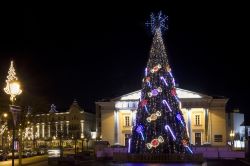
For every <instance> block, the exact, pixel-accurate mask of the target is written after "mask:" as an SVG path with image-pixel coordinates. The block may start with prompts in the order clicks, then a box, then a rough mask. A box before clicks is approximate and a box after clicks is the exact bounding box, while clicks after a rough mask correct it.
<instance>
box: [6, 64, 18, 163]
mask: <svg viewBox="0 0 250 166" xmlns="http://www.w3.org/2000/svg"><path fill="white" fill-rule="evenodd" d="M4 91H5V93H6V94H8V95H10V101H11V105H10V112H11V113H12V117H13V124H14V125H13V132H12V166H14V150H15V147H14V143H15V127H16V121H17V116H18V114H19V113H20V111H21V109H20V107H18V106H15V105H14V103H15V100H16V96H18V95H20V94H21V93H22V90H21V86H20V83H19V81H18V78H17V77H16V73H15V68H14V66H13V61H11V63H10V68H9V71H8V76H7V79H6V86H5V88H4ZM19 147H21V146H20V143H19ZM19 150H20V148H19ZM19 153H20V151H19ZM20 164H21V163H20V162H19V165H20Z"/></svg>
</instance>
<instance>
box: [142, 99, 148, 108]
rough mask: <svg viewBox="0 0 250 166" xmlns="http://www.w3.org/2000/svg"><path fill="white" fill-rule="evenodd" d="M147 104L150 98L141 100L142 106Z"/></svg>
mask: <svg viewBox="0 0 250 166" xmlns="http://www.w3.org/2000/svg"><path fill="white" fill-rule="evenodd" d="M147 104H148V100H146V99H143V100H142V101H141V106H142V107H144V106H145V105H147Z"/></svg>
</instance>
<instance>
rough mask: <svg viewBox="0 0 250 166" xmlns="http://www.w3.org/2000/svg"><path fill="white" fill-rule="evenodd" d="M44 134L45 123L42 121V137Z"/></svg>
mask: <svg viewBox="0 0 250 166" xmlns="http://www.w3.org/2000/svg"><path fill="white" fill-rule="evenodd" d="M44 136H45V124H44V123H42V138H44Z"/></svg>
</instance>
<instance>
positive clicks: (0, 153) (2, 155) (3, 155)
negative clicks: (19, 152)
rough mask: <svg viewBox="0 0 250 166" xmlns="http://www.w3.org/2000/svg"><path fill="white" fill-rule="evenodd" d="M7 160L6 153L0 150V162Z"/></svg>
mask: <svg viewBox="0 0 250 166" xmlns="http://www.w3.org/2000/svg"><path fill="white" fill-rule="evenodd" d="M7 159H8V153H7V152H6V151H3V150H0V160H2V161H4V160H5V161H6V160H7Z"/></svg>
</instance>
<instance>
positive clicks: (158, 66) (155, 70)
mask: <svg viewBox="0 0 250 166" xmlns="http://www.w3.org/2000/svg"><path fill="white" fill-rule="evenodd" d="M160 68H161V65H160V64H158V65H156V66H155V67H153V69H151V73H155V72H157V71H158V70H159V69H160Z"/></svg>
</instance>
